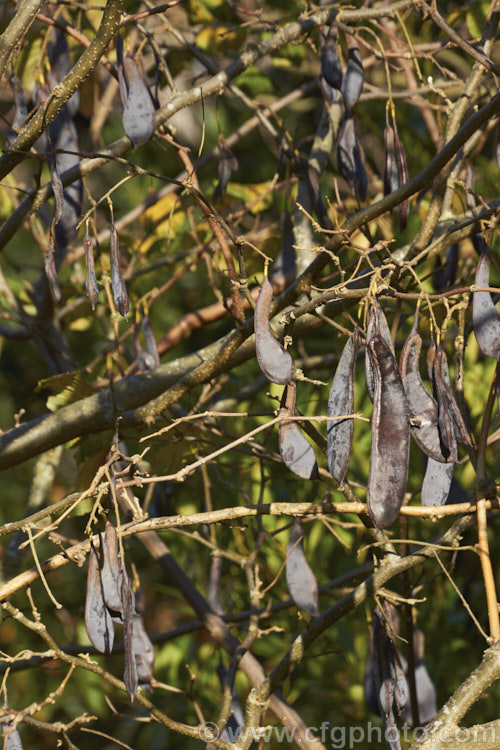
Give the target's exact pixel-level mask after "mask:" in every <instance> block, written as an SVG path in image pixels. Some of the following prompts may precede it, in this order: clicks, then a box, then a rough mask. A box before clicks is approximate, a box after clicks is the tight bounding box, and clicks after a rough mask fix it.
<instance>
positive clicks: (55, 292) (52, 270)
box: [44, 238, 62, 302]
mask: <svg viewBox="0 0 500 750" xmlns="http://www.w3.org/2000/svg"><path fill="white" fill-rule="evenodd" d="M51 239H52V238H51ZM44 267H45V276H46V277H47V281H48V282H49V288H50V294H51V295H52V299H53V300H54V302H60V301H61V299H62V294H61V287H60V286H59V279H58V278H57V269H56V260H55V254H54V247H53V241H52V242H51V247H49V249H48V250H46V252H45V256H44Z"/></svg>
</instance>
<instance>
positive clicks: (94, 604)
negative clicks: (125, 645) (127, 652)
mask: <svg viewBox="0 0 500 750" xmlns="http://www.w3.org/2000/svg"><path fill="white" fill-rule="evenodd" d="M101 567H102V551H101V550H100V549H99V550H97V549H96V548H95V547H94V545H93V544H91V547H90V556H89V569H88V573H87V597H86V599H85V625H86V628H87V634H88V637H89V638H90V640H91V642H92V643H93V644H94V646H95V647H96V649H97V650H98V651H100V652H101V653H108V654H110V653H111V651H112V650H113V641H114V636H115V633H114V628H113V621H112V619H111V615H110V613H109V611H108V608H107V607H106V604H105V602H104V596H103V591H102V582H101Z"/></svg>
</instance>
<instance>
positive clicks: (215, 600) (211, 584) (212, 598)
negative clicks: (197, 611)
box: [207, 555, 224, 615]
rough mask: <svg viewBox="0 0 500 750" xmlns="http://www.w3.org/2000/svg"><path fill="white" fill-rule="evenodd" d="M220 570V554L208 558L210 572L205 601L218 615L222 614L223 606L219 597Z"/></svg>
mask: <svg viewBox="0 0 500 750" xmlns="http://www.w3.org/2000/svg"><path fill="white" fill-rule="evenodd" d="M221 570H222V557H221V556H220V555H213V556H212V558H211V559H210V573H209V576H208V596H207V602H208V603H209V604H210V606H211V607H212V609H213V611H214V612H216V613H217V614H218V615H223V614H224V607H223V606H222V603H221V600H220V597H221V585H220V575H221Z"/></svg>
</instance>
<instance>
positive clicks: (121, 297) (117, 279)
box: [109, 221, 129, 320]
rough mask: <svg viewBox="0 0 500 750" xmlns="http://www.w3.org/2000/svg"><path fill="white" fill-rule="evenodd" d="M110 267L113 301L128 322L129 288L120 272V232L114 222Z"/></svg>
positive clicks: (110, 242) (110, 245) (110, 239)
mask: <svg viewBox="0 0 500 750" xmlns="http://www.w3.org/2000/svg"><path fill="white" fill-rule="evenodd" d="M109 265H110V273H111V289H112V290H113V299H114V301H115V305H116V309H117V310H118V312H119V313H121V314H122V315H123V317H124V318H125V320H127V313H128V310H129V301H128V294H127V287H126V286H125V282H124V280H123V277H122V275H121V272H120V257H119V245H118V232H117V231H116V227H115V223H114V221H112V222H111V229H110V236H109Z"/></svg>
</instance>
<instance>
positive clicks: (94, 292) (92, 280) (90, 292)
mask: <svg viewBox="0 0 500 750" xmlns="http://www.w3.org/2000/svg"><path fill="white" fill-rule="evenodd" d="M83 251H84V253H85V266H86V269H87V275H86V279H85V289H86V291H87V297H88V298H89V300H90V304H91V305H92V310H95V306H96V305H97V301H98V299H99V287H98V285H97V278H96V275H95V266H94V246H93V243H92V239H91V237H90V234H89V228H88V225H87V230H86V232H85V237H84V238H83Z"/></svg>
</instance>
